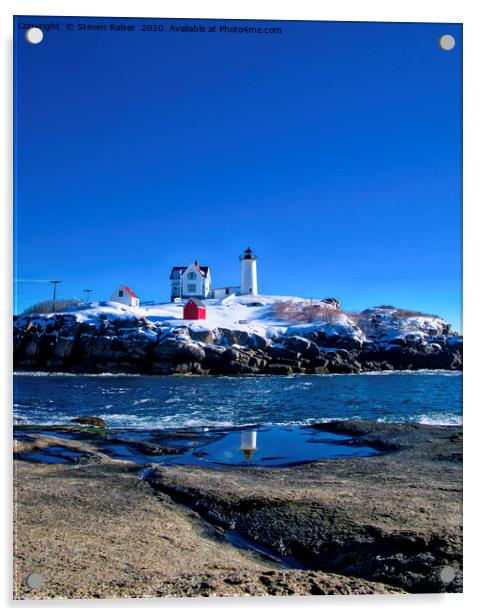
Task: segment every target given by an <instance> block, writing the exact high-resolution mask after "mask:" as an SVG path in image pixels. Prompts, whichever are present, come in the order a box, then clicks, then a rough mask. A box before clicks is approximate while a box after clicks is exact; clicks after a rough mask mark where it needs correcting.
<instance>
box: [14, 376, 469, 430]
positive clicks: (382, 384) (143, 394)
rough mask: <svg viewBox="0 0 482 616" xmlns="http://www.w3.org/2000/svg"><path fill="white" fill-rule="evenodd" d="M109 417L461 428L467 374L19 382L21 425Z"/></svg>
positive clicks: (170, 424) (133, 422)
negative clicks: (360, 421) (353, 422)
mask: <svg viewBox="0 0 482 616" xmlns="http://www.w3.org/2000/svg"><path fill="white" fill-rule="evenodd" d="M79 415H95V416H98V417H102V418H103V419H105V420H106V421H107V422H108V425H109V426H110V427H112V428H121V427H124V428H136V429H142V428H186V427H203V426H213V427H216V426H217V427H223V426H226V427H227V426H244V425H250V424H264V425H271V426H303V425H309V424H312V423H314V422H321V421H329V420H333V419H354V418H356V419H370V420H374V421H383V422H417V423H427V424H440V425H460V424H461V423H462V374H461V373H457V372H445V371H418V372H387V373H368V374H363V375H327V376H324V375H323V376H314V375H297V376H293V377H277V376H247V377H186V376H182V377H153V376H128V375H64V374H53V375H45V374H41V373H21V374H16V375H15V377H14V422H15V423H16V424H24V423H35V424H48V425H52V424H59V423H68V422H69V421H70V420H71V419H72V418H73V417H78V416H79Z"/></svg>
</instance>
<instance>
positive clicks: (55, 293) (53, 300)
mask: <svg viewBox="0 0 482 616" xmlns="http://www.w3.org/2000/svg"><path fill="white" fill-rule="evenodd" d="M49 282H51V283H52V284H53V285H54V296H53V298H52V312H55V299H56V297H57V285H58V284H60V283H61V282H62V281H61V280H50V281H49Z"/></svg>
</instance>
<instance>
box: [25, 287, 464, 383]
mask: <svg viewBox="0 0 482 616" xmlns="http://www.w3.org/2000/svg"><path fill="white" fill-rule="evenodd" d="M205 304H206V307H207V318H206V319H205V320H201V321H189V320H184V319H183V314H182V312H183V308H182V305H180V304H179V303H167V304H159V305H154V306H149V307H138V308H134V307H128V306H125V305H123V304H119V303H116V302H102V303H92V304H86V305H83V306H80V307H75V309H70V310H67V311H66V312H64V313H55V314H40V315H21V316H18V317H15V320H14V350H15V363H16V366H17V367H19V368H28V369H30V368H34V367H35V368H39V369H47V370H56V369H62V370H68V369H71V370H74V371H75V370H77V371H81V372H82V371H94V372H95V371H103V372H105V371H113V372H115V371H126V372H144V373H153V374H176V373H194V374H243V373H269V374H274V373H276V374H291V373H293V372H312V373H325V372H342V373H343V372H359V371H363V370H377V369H380V370H381V369H383V370H390V369H394V368H395V369H418V368H438V367H442V368H449V369H460V368H461V353H462V345H463V342H462V338H461V337H460V336H456V335H453V334H451V333H450V325H448V324H447V323H446V322H445V321H443V320H442V319H440V318H439V317H435V316H430V315H422V314H420V313H415V312H410V311H406V310H401V309H397V308H394V307H392V306H381V307H377V308H370V309H368V310H365V311H363V312H361V313H358V314H347V313H345V312H343V311H341V310H340V308H339V303H338V301H337V300H333V299H329V300H307V299H303V298H300V297H282V296H266V295H262V296H247V295H246V296H230V297H228V298H225V299H223V300H207V301H205Z"/></svg>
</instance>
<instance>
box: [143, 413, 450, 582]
mask: <svg viewBox="0 0 482 616" xmlns="http://www.w3.org/2000/svg"><path fill="white" fill-rule="evenodd" d="M322 427H323V430H329V431H333V432H341V433H345V434H346V433H349V434H351V435H352V438H353V442H354V443H358V444H365V445H370V446H374V447H377V448H379V449H381V450H383V451H385V455H380V456H375V457H371V458H364V459H354V458H351V459H350V458H348V459H338V460H320V461H318V462H315V463H311V464H306V465H301V466H293V467H287V468H278V469H269V470H268V469H262V468H233V467H222V468H219V469H207V468H196V469H195V470H194V469H193V468H189V467H161V466H159V467H157V468H156V469H155V470H154V471H152V473H150V475H149V478H148V481H149V483H150V485H151V486H152V487H153V488H154V489H155V490H156V491H157V492H158V493H161V494H165V495H169V496H170V497H171V498H173V499H174V500H175V501H177V502H179V503H182V504H184V505H187V506H188V507H190V508H191V509H192V510H194V511H196V512H198V513H199V514H200V515H201V517H202V518H203V519H205V520H207V521H208V522H209V523H211V524H213V525H215V526H217V527H221V528H223V529H224V530H225V531H230V530H235V531H236V532H238V533H240V534H241V535H242V536H244V537H246V538H247V539H248V540H250V541H254V542H256V543H258V544H259V545H262V546H267V547H269V548H270V549H271V550H273V551H274V552H275V553H276V554H278V555H279V556H280V557H294V558H296V560H297V561H299V562H300V563H302V564H303V566H305V567H307V568H308V569H310V570H320V571H323V572H331V573H337V574H342V575H348V576H354V577H357V578H362V579H365V580H370V581H371V582H380V583H385V584H390V585H393V586H395V587H398V588H401V589H404V590H405V591H408V592H460V591H461V588H462V581H461V568H462V556H461V555H462V474H461V473H462V467H461V461H462V430H461V429H460V428H455V427H436V426H423V425H418V424H414V425H401V424H375V423H370V422H361V421H360V422H357V421H343V422H330V423H328V424H322ZM446 566H448V567H452V568H453V569H454V571H455V578H454V580H452V581H451V582H450V583H445V582H443V580H442V579H441V577H440V572H441V570H442V569H443V568H444V567H446Z"/></svg>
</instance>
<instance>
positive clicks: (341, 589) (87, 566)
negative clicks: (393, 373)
mask: <svg viewBox="0 0 482 616" xmlns="http://www.w3.org/2000/svg"><path fill="white" fill-rule="evenodd" d="M193 435H194V436H196V435H195V434H190V433H189V432H187V431H182V432H176V431H173V432H166V431H164V432H163V434H162V435H161V434H160V432H159V433H155V434H154V435H152V434H149V435H142V434H138V439H137V442H138V443H143V444H144V445H145V444H149V443H150V444H152V443H153V442H155V443H156V444H157V445H159V446H161V445H163V446H164V447H166V448H169V447H173V446H174V445H175V444H176V443H180V442H181V443H182V442H183V441H185V442H187V441H188V440H189V438H191V437H192V436H193ZM16 436H17V440H16V441H15V449H16V458H17V459H16V461H15V463H14V464H15V473H14V479H15V497H16V498H15V501H16V507H15V524H14V530H15V535H16V536H15V541H14V597H15V598H17V599H25V598H116V597H184V596H185V597H195V596H244V595H255V596H264V595H294V594H300V595H323V594H373V593H400V592H403V590H402V589H401V588H400V587H395V586H391V585H389V584H384V583H380V582H376V581H371V580H368V579H361V578H359V577H356V576H352V575H338V574H334V573H331V572H324V571H318V570H306V569H304V568H292V567H291V568H290V567H287V566H286V565H285V564H284V562H283V558H276V557H274V558H266V557H265V556H263V555H262V553H261V552H259V551H257V550H256V549H254V550H253V549H251V548H250V547H245V548H240V547H237V546H236V545H233V543H232V542H231V541H229V538H228V536H227V534H226V533H225V532H224V530H223V529H222V528H220V527H219V525H216V526H215V525H213V524H210V523H207V522H206V521H205V520H203V518H202V517H201V516H200V515H199V514H198V513H197V512H195V511H193V510H191V509H189V508H188V507H184V506H181V505H179V504H176V503H175V502H174V501H173V500H172V499H171V498H170V497H169V496H168V495H167V494H166V493H165V492H164V491H157V490H156V491H155V490H152V489H150V487H149V484H148V483H147V482H146V481H145V480H143V479H142V478H141V471H142V472H144V471H145V468H146V467H145V466H144V467H142V466H139V465H137V464H133V463H131V462H127V461H125V462H122V461H114V460H112V459H111V458H110V457H109V456H108V455H106V454H105V453H103V452H102V447H101V444H102V442H103V437H102V436H101V434H96V433H94V432H93V431H92V430H90V429H89V428H88V427H86V428H82V427H80V426H49V427H46V426H36V427H35V426H24V427H19V428H18V429H17V434H16ZM146 436H149V437H152V438H151V440H146ZM114 438H117V439H119V440H121V441H123V442H124V441H126V440H127V438H123V436H122V433H121V432H120V431H119V432H117V434H116V437H114ZM206 438H209V437H206ZM104 440H105V438H104ZM52 446H58V447H64V448H66V449H67V448H68V449H69V450H71V451H77V452H78V453H79V454H82V455H85V456H86V461H85V463H79V462H78V460H76V461H75V463H72V464H62V463H53V464H46V463H42V461H37V462H34V463H33V462H31V461H27V460H26V459H24V458H23V457H22V456H23V455H25V454H27V453H29V452H30V453H31V452H39V451H44V450H45V449H48V448H49V447H52ZM198 470H199V469H198V468H197V467H196V468H191V469H190V471H191V474H193V475H195V474H197V473H198ZM242 483H243V481H242V482H241V484H242ZM228 484H229V485H230V488H229V490H233V489H234V488H235V486H234V484H233V482H232V481H231V480H228ZM216 485H217V483H216V484H215V486H214V487H216ZM286 487H288V486H286ZM296 491H297V487H296V486H295V485H291V487H290V488H289V490H288V492H287V493H286V495H285V496H287V497H288V498H289V499H290V500H291V499H292V498H293V496H292V495H290V492H294V493H296ZM240 498H244V497H243V494H242V491H240ZM246 510H247V508H246V507H244V508H242V509H241V510H240V513H241V514H242V513H243V512H245V511H246ZM273 532H274V533H275V534H276V529H274V531H273ZM31 572H36V573H38V574H40V575H41V576H42V577H43V579H44V584H43V586H42V587H41V588H39V589H31V588H29V587H28V586H27V585H26V583H25V579H26V577H27V576H28V575H29V574H30V573H31Z"/></svg>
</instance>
